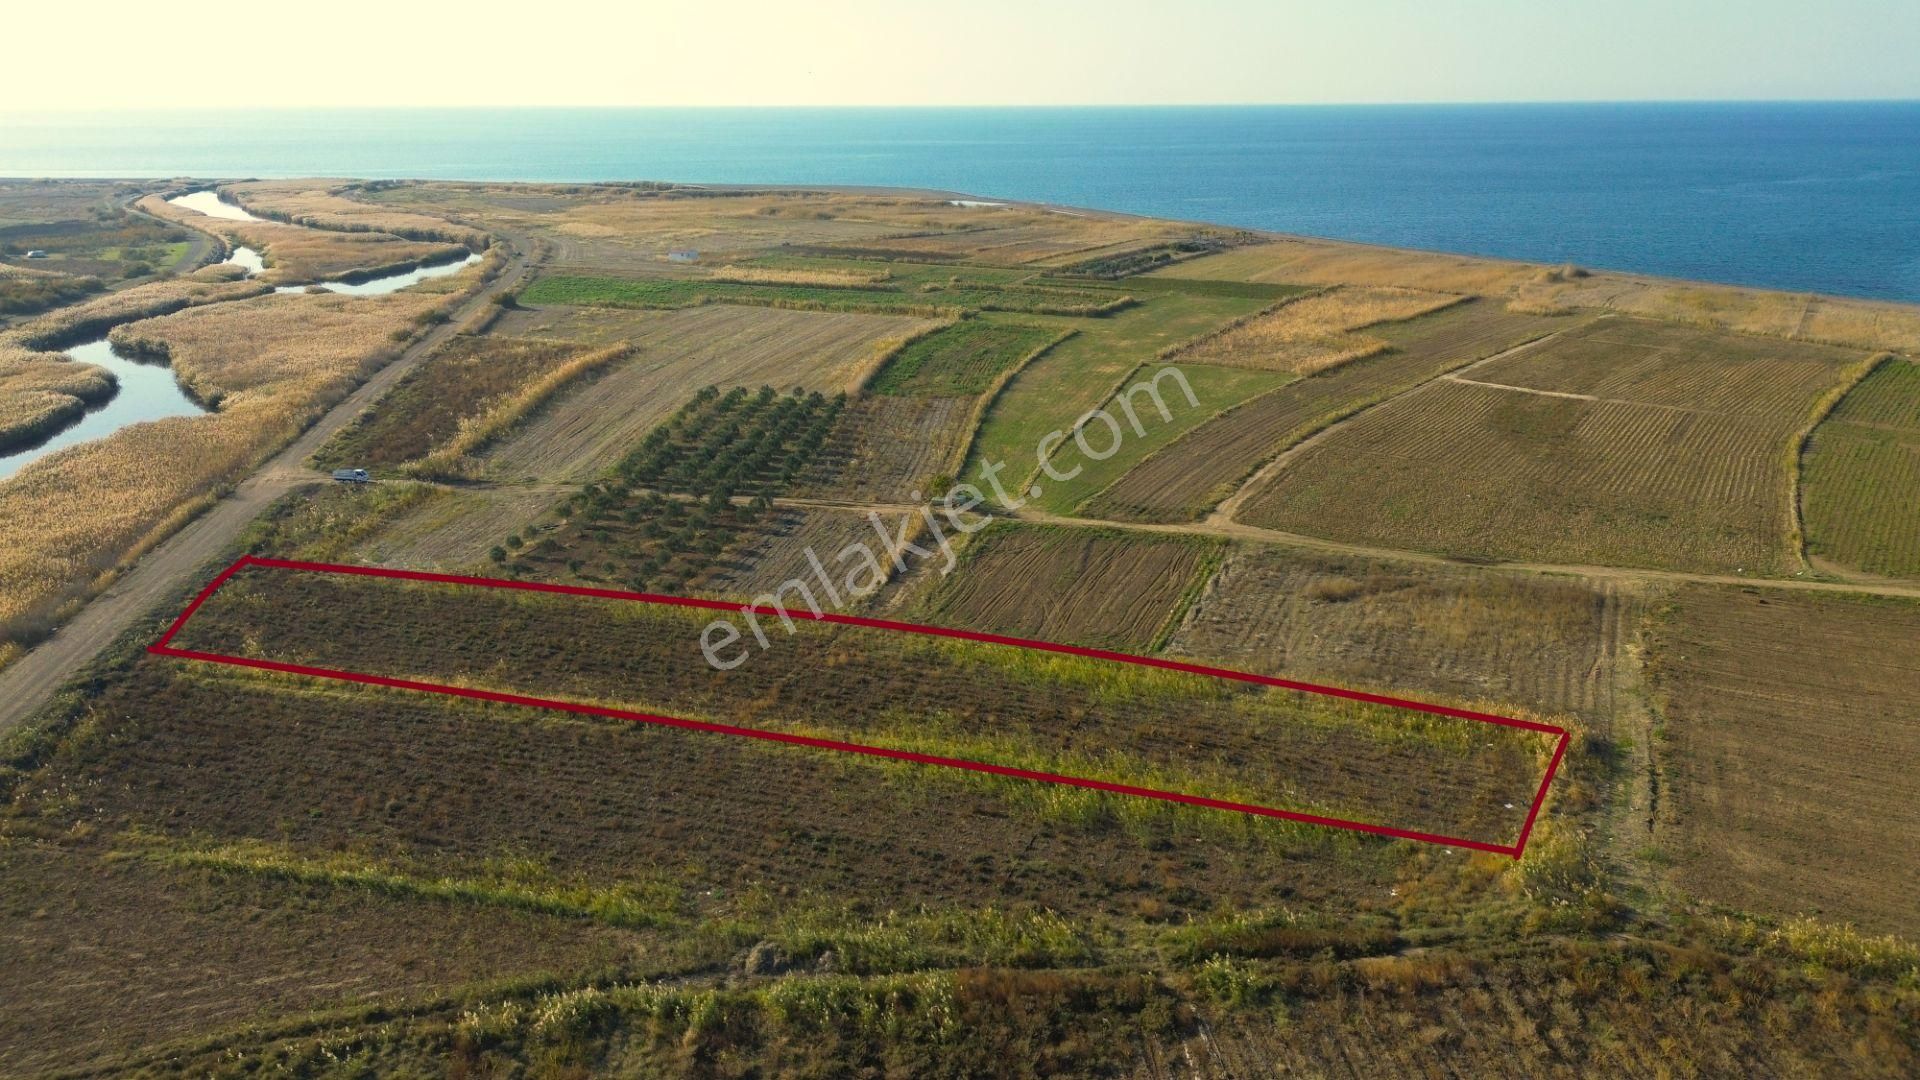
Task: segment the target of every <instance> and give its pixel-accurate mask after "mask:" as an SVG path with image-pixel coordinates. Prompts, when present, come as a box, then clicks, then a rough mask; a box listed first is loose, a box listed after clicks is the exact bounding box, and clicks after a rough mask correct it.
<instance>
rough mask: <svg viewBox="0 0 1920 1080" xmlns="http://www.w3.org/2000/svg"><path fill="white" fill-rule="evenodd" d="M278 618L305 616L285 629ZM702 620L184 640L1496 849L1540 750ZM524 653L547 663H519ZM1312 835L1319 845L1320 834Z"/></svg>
mask: <svg viewBox="0 0 1920 1080" xmlns="http://www.w3.org/2000/svg"><path fill="white" fill-rule="evenodd" d="M287 611H299V612H301V616H302V617H301V618H300V619H299V620H297V621H296V620H288V619H286V618H285V617H284V613H285V612H287ZM713 618H714V616H713V613H711V612H699V611H685V610H681V609H673V608H661V607H657V606H653V605H637V604H634V603H631V602H627V601H615V600H591V599H585V598H581V597H552V596H546V595H542V594H529V593H508V592H505V591H503V590H488V591H486V592H478V593H477V592H476V591H475V590H474V589H472V588H469V587H461V586H441V585H414V584H403V583H397V582H392V581H370V580H368V579H364V578H350V577H345V576H341V575H328V574H311V573H305V572H299V571H246V570H243V571H242V572H241V573H240V574H239V575H236V576H235V577H234V578H233V579H231V581H230V582H229V583H228V584H227V585H226V586H223V587H222V589H221V590H220V591H219V592H218V593H216V594H215V595H214V596H213V597H212V598H211V599H210V600H209V601H208V602H207V604H206V605H205V606H204V607H202V608H201V609H200V610H199V612H198V613H197V614H196V615H195V617H194V619H193V620H192V621H191V622H189V623H188V625H187V626H186V628H185V630H184V631H183V632H182V635H181V636H180V637H179V638H178V639H176V640H177V642H178V643H179V644H180V645H181V646H182V647H184V648H189V649H201V650H205V651H210V652H218V653H224V654H229V655H241V656H255V657H261V658H266V659H273V660H280V661H287V662H293V663H301V664H311V665H315V666H320V667H326V668H331V669H335V670H339V669H345V670H362V671H367V672H369V673H373V674H380V675H390V676H399V677H404V678H423V679H429V680H446V681H453V682H456V683H461V684H465V685H470V686H483V687H488V688H493V689H500V690H507V691H511V692H517V693H530V694H535V695H540V696H547V697H560V698H565V699H571V700H586V701H599V702H604V703H606V704H610V705H616V706H621V707H625V708H637V709H643V710H648V711H657V712H665V713H668V714H670V715H676V716H687V717H717V718H722V719H724V720H726V721H728V722H733V723H742V724H745V725H747V726H751V727H760V728H769V727H771V728H779V729H783V730H796V729H797V730H801V731H810V732H821V733H824V734H826V735H827V736H828V737H831V738H842V739H850V740H853V741H858V742H868V743H878V744H880V745H888V746H898V747H902V748H919V747H941V748H944V750H941V751H935V752H945V753H948V754H949V755H950V756H956V757H975V758H984V759H986V760H990V761H996V762H1002V763H1006V764H1012V765H1019V766H1022V767H1028V768H1034V767H1039V768H1043V769H1044V770H1045V771H1050V772H1061V773H1068V774H1076V775H1092V776H1099V777H1101V778H1105V779H1112V780H1116V781H1120V782H1135V783H1141V784H1144V785H1146V786H1150V787H1174V788H1180V789H1185V790H1198V791H1202V792H1206V793H1210V794H1217V795H1219V796H1221V797H1235V798H1240V799H1243V800H1247V801H1266V802H1267V805H1284V806H1292V807H1296V808H1303V809H1304V808H1317V809H1319V810H1321V811H1323V812H1327V813H1333V814H1336V815H1339V816H1346V817H1352V818H1356V819H1358V820H1363V821H1374V822H1380V823H1384V824H1400V825H1401V826H1402V827H1412V828H1423V829H1429V830H1432V831H1436V832H1442V833H1446V834H1450V835H1459V836H1469V837H1474V838H1477V839H1484V840H1496V841H1498V840H1505V841H1509V842H1510V841H1511V840H1512V839H1513V837H1514V836H1515V835H1517V833H1518V831H1519V828H1520V823H1521V817H1522V816H1523V815H1524V813H1525V809H1524V807H1525V806H1526V805H1527V804H1528V803H1529V802H1530V798H1531V795H1532V792H1533V789H1534V787H1535V786H1537V785H1538V783H1539V777H1540V772H1541V771H1542V770H1543V769H1544V768H1545V759H1544V756H1542V755H1544V753H1545V752H1546V750H1547V749H1548V745H1549V744H1548V741H1547V739H1546V738H1545V737H1544V736H1541V735H1537V734H1534V733H1529V732H1522V731H1516V730H1513V729H1509V728H1497V727H1493V726H1492V725H1486V724H1479V723H1475V722H1473V721H1466V720H1451V719H1445V718H1438V717H1415V716H1413V715H1411V714H1407V713H1404V712H1402V711H1400V710H1394V709H1389V708H1384V707H1380V706H1368V705H1361V704H1359V703H1355V702H1345V701H1340V700H1338V699H1333V698H1327V697H1320V696H1314V695H1298V694H1294V693H1291V692H1288V691H1278V690H1275V691H1268V690H1263V689H1258V688H1254V687H1249V686H1245V685H1230V684H1225V683H1222V682H1221V681H1220V680H1217V679H1210V678H1207V677H1205V676H1196V675H1184V674H1180V673H1171V672H1157V671H1149V670H1147V669H1141V668H1132V667H1128V666H1125V665H1116V664H1112V663H1105V662H1098V661H1079V660H1077V659H1075V658H1061V657H1050V656H1047V655H1045V654H1035V653H1032V652H1030V651H1028V650H1021V649H1012V648H1010V647H1007V646H990V645H972V644H968V643H956V642H952V641H946V640H941V639H928V638H907V637H905V636H903V635H900V634H897V633H888V632H885V631H878V630H869V629H864V628H853V627H835V626H829V625H825V624H821V623H806V624H804V625H797V626H796V632H795V633H794V634H792V635H791V636H783V637H782V640H781V641H780V643H779V646H778V647H772V648H769V649H768V650H765V651H762V652H760V653H759V654H758V655H753V656H750V657H748V659H747V660H746V662H744V663H742V664H740V665H738V666H735V667H733V668H732V669H731V670H728V671H726V672H724V673H721V672H718V671H716V670H714V669H712V668H709V667H708V666H707V665H706V663H704V662H703V661H702V660H701V658H700V656H699V653H698V651H697V650H698V645H697V641H698V640H699V638H700V635H701V633H702V627H703V626H705V625H706V624H707V623H709V622H710V621H712V619H713ZM741 621H744V620H741ZM348 627H354V628H356V629H353V630H351V631H349V630H348V629H347V628H348ZM772 629H773V631H774V632H775V633H783V632H782V631H781V630H780V629H779V628H778V627H777V624H776V626H775V627H774V628H772ZM562 641H564V642H565V643H566V645H565V647H564V648H556V643H558V642H562ZM528 656H537V657H538V658H539V659H538V660H537V661H536V662H535V664H533V665H528V664H527V663H526V662H525V659H524V658H525V657H528ZM1036 675H1038V676H1039V677H1038V678H1036V677H1035V676H1036ZM1308 763H1316V764H1315V765H1314V766H1313V767H1311V768H1309V767H1308ZM853 764H854V766H855V767H859V765H860V763H859V762H857V761H856V762H854V763H853ZM922 771H923V772H924V770H922ZM939 779H940V778H936V780H935V781H934V782H936V783H937V782H939ZM989 783H991V781H989ZM1018 786H1020V787H1021V788H1022V789H1023V790H1024V789H1026V788H1028V787H1030V786H1031V785H1030V782H1018ZM1229 792H1231V793H1233V794H1232V795H1229V794H1227V793H1229ZM1027 793H1028V794H1031V792H1030V791H1028V792H1027ZM1129 801H1131V800H1129ZM1508 807H1512V808H1513V809H1508ZM1516 810H1517V811H1518V812H1517V813H1516V812H1515V811H1516ZM1409 822H1417V823H1418V824H1412V825H1409V824H1406V823H1409ZM1275 828H1276V829H1280V828H1281V826H1279V825H1276V826H1275ZM1296 831H1300V830H1296ZM1303 835H1310V836H1312V837H1313V841H1319V840H1322V839H1324V830H1322V829H1319V828H1311V829H1310V832H1303ZM1313 841H1310V842H1313Z"/></svg>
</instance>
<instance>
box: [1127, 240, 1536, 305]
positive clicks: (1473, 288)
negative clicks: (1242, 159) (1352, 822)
mask: <svg viewBox="0 0 1920 1080" xmlns="http://www.w3.org/2000/svg"><path fill="white" fill-rule="evenodd" d="M1538 270H1539V268H1538V267H1535V266H1530V265H1528V264H1525V263H1510V262H1502V261H1500V260H1497V259H1476V258H1474V257H1473V256H1470V255H1443V254H1438V253H1435V252H1425V251H1395V250H1393V249H1391V248H1377V247H1368V246H1366V245H1363V244H1343V243H1340V242H1338V241H1332V240H1291V239H1290V240H1276V241H1274V242H1273V243H1270V244H1258V245H1254V246H1251V247H1243V248H1235V249H1234V250H1232V251H1226V252H1222V253H1220V254H1218V255H1207V256H1203V257H1201V258H1198V259H1192V260H1190V261H1187V262H1183V263H1179V264H1177V265H1174V266H1171V267H1168V268H1167V269H1164V270H1156V271H1153V272H1152V273H1151V274H1148V275H1147V276H1148V277H1169V278H1192V279H1202V280H1222V281H1270V282H1289V283H1299V284H1309V285H1372V286H1390V287H1399V288H1406V289H1431V290H1433V291H1436V292H1446V293H1467V294H1472V295H1479V296H1502V295H1505V294H1506V293H1507V292H1509V291H1510V290H1512V289H1514V288H1517V287H1518V286H1519V285H1520V284H1521V283H1523V282H1527V281H1531V280H1533V278H1534V276H1535V274H1537V273H1538Z"/></svg>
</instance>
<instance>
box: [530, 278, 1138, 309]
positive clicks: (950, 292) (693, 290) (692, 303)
mask: <svg viewBox="0 0 1920 1080" xmlns="http://www.w3.org/2000/svg"><path fill="white" fill-rule="evenodd" d="M523 298H524V299H525V300H526V301H527V302H528V303H530V304H571V305H597V306H603V307H634V308H668V309H672V308H686V307H699V306H701V305H704V304H742V305H750V306H757V307H778V308H791V309H795V310H802V311H862V312H873V313H878V314H886V315H925V316H932V315H940V314H943V313H950V312H957V311H964V310H975V311H1018V312H1026V313H1030V314H1035V315H1084V316H1092V315H1106V314H1111V313H1112V312H1114V311H1118V310H1120V309H1121V308H1123V307H1125V306H1126V305H1127V303H1128V298H1127V297H1126V295H1125V294H1123V293H1119V292H1113V291H1109V290H1104V289H1101V290H1096V289H1089V288H1073V287H1067V286H1052V285H1032V284H1025V283H1013V284H1006V285H989V284H975V283H968V282H960V283H957V284H947V283H941V282H928V283H927V284H925V285H922V286H921V287H920V288H918V289H914V290H913V291H911V292H907V291H902V290H900V289H896V288H894V287H892V286H889V285H885V284H877V285H872V286H861V287H858V288H847V287H844V286H841V285H797V284H771V283H768V284H762V283H743V282H739V281H727V280H721V279H716V278H663V277H644V278H604V277H577V276H569V275H552V276H547V277H542V278H541V279H540V280H538V281H536V282H534V284H533V285H532V286H530V287H529V288H528V289H527V291H526V292H525V293H524V294H523Z"/></svg>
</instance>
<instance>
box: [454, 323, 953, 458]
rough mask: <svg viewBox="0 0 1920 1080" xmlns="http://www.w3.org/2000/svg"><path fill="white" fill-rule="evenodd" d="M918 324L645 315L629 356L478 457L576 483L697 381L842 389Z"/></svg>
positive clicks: (667, 411) (624, 448) (627, 445)
mask: <svg viewBox="0 0 1920 1080" xmlns="http://www.w3.org/2000/svg"><path fill="white" fill-rule="evenodd" d="M561 325H563V326H564V323H563V324H561ZM927 328H928V327H927V325H926V324H925V323H924V322H922V321H919V320H913V319H905V318H899V317H892V316H884V315H857V314H845V313H826V312H815V311H782V310H779V309H776V308H753V307H735V306H731V305H714V306H710V307H699V308H693V309H690V310H687V311H683V312H674V313H670V314H665V315H660V316H657V317H654V318H650V319H648V320H646V321H645V322H642V323H640V324H638V328H637V331H636V333H635V335H634V337H633V338H632V339H631V341H632V343H633V345H634V346H635V347H636V350H637V351H636V354H635V356H634V357H633V358H632V359H630V360H627V361H625V362H623V363H621V364H618V365H615V366H614V367H613V368H612V370H610V371H608V372H607V373H606V374H605V375H603V376H601V377H600V378H598V379H595V380H593V381H592V382H590V383H587V384H585V385H583V386H581V387H580V388H578V389H575V390H574V391H572V392H570V393H567V394H563V395H561V396H560V397H559V398H557V399H556V400H554V401H553V403H552V404H551V405H550V406H548V407H547V408H546V409H544V410H543V411H541V412H540V413H539V414H538V415H535V416H533V417H532V418H530V419H529V420H528V421H527V423H526V424H525V425H523V426H522V427H521V429H520V430H519V432H518V433H517V434H515V435H514V436H512V437H510V438H508V439H506V440H505V441H503V442H501V443H500V444H498V445H497V446H496V447H494V448H493V449H492V450H491V451H490V452H489V453H488V454H487V456H486V470H487V473H488V475H490V476H493V477H495V478H499V479H533V480H545V481H571V482H576V483H577V482H581V481H585V480H588V479H591V478H593V477H594V476H596V475H597V474H599V473H600V472H601V471H603V470H605V469H606V468H608V467H610V466H611V465H613V464H614V463H615V462H617V461H619V460H620V459H621V458H622V457H624V456H625V455H626V453H627V452H628V451H629V450H630V449H632V447H633V446H635V445H636V444H637V443H638V442H639V439H640V437H641V436H643V435H645V434H646V433H647V430H648V429H649V428H651V427H653V426H654V425H655V424H657V423H659V422H660V421H661V420H663V419H665V418H666V417H667V416H669V415H671V414H672V413H673V411H674V410H675V409H676V408H678V407H679V406H680V405H681V404H683V403H684V402H685V401H686V400H688V399H690V398H691V397H692V396H693V391H695V390H697V389H698V388H700V387H701V386H706V385H728V386H750V387H758V386H761V385H766V384H772V383H776V382H777V383H778V384H779V388H781V389H788V388H791V387H794V386H802V387H805V388H807V389H809V390H822V391H827V392H838V391H842V390H847V389H850V388H852V387H854V386H857V385H859V384H860V383H861V382H862V381H863V380H864V379H865V378H866V377H867V373H868V372H870V371H871V370H872V368H873V367H874V365H876V364H878V363H879V362H880V361H881V360H882V359H883V358H884V357H885V356H886V355H887V354H888V353H889V352H891V351H892V349H893V348H894V347H895V346H897V344H898V343H899V342H900V341H901V340H904V339H906V338H908V337H911V336H912V335H914V334H916V333H919V332H922V331H924V330H925V329H927ZM503 329H504V328H503Z"/></svg>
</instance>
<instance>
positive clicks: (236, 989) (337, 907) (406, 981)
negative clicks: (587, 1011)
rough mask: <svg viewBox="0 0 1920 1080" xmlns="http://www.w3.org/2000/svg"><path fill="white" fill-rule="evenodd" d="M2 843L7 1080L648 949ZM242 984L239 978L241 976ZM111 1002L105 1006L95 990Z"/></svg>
mask: <svg viewBox="0 0 1920 1080" xmlns="http://www.w3.org/2000/svg"><path fill="white" fill-rule="evenodd" d="M139 851H140V848H139V846H138V845H134V846H133V847H132V853H133V857H110V856H109V855H108V854H107V852H105V851H102V850H100V849H99V847H98V846H97V845H87V844H72V845H57V844H47V843H34V842H29V841H27V840H24V839H0V877H4V878H5V879H6V881H7V887H6V888H5V889H3V890H0V953H4V954H5V956H6V957H7V983H8V985H9V986H11V987H14V988H16V989H17V988H21V987H29V986H30V987H32V988H33V991H32V993H30V994H10V995H8V997H7V1008H6V1009H5V1010H4V1012H0V1073H4V1074H6V1075H9V1076H25V1075H39V1074H42V1073H43V1072H45V1071H47V1070H50V1069H55V1068H71V1067H73V1066H75V1065H79V1064H82V1063H86V1062H89V1061H92V1060H94V1059H99V1058H105V1057H109V1056H112V1055H117V1054H123V1053H127V1052H129V1051H133V1050H137V1049H141V1048H151V1047H153V1046H155V1045H156V1044H164V1043H170V1042H176V1041H192V1040H193V1038H194V1037H201V1038H204V1037H205V1036H206V1035H208V1034H209V1033H211V1032H214V1031H220V1030H224V1029H231V1028H236V1027H239V1026H240V1025H242V1024H246V1023H250V1022H259V1021H263V1020H271V1019H273V1018H276V1017H284V1016H287V1015H293V1014H299V1013H303V1012H307V1011H309V1010H315V1009H321V1008H326V1007H330V1006H337V1005H340V1004H342V1003H346V1002H373V1001H386V1002H396V1003H397V1002H401V1001H405V1000H406V999H408V998H411V997H417V996H421V995H431V994H434V993H436V992H439V991H442V990H444V988H445V987H447V986H450V985H459V984H463V983H474V982H484V981H492V980H500V979H504V978H508V977H516V976H517V977H523V978H524V977H540V976H547V975H551V974H553V973H557V972H561V971H576V970H582V969H612V968H615V967H618V966H622V965H623V964H626V963H629V962H631V958H632V957H633V956H634V955H635V954H636V952H637V951H638V950H640V949H641V948H642V947H643V942H644V941H645V938H644V936H643V935H642V934H639V933H635V932H632V931H625V930H619V929H615V928H612V927H606V926H596V925H594V924H592V923H586V922H580V921H577V920H563V919H552V918H543V917H540V916H537V915H533V914H530V913H526V912H516V911H512V910H508V909H503V908H487V907H480V906H474V905H465V904H458V903H449V902H446V901H434V900H414V901H410V902H409V901H403V900H400V899H398V898H396V897H392V896H383V895H379V894H376V893H372V892H367V891H361V890H353V889H315V888H313V887H311V886H308V885H302V884H299V883H295V882H284V881H275V880H273V879H271V878H268V877H248V876H241V875H233V874H225V873H221V872H219V871H216V870H205V869H196V868H179V869H175V868H170V867H166V866H163V865H158V864H156V863H155V862H153V861H150V860H148V859H143V858H140V857H139V856H138V854H137V853H138V852H139ZM236 972H244V973H245V974H244V977H235V973H236ZM105 986H111V987H113V990H112V992H111V999H112V1005H111V1007H103V1005H104V1002H103V1001H102V999H101V990H102V988H103V987H105Z"/></svg>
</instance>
